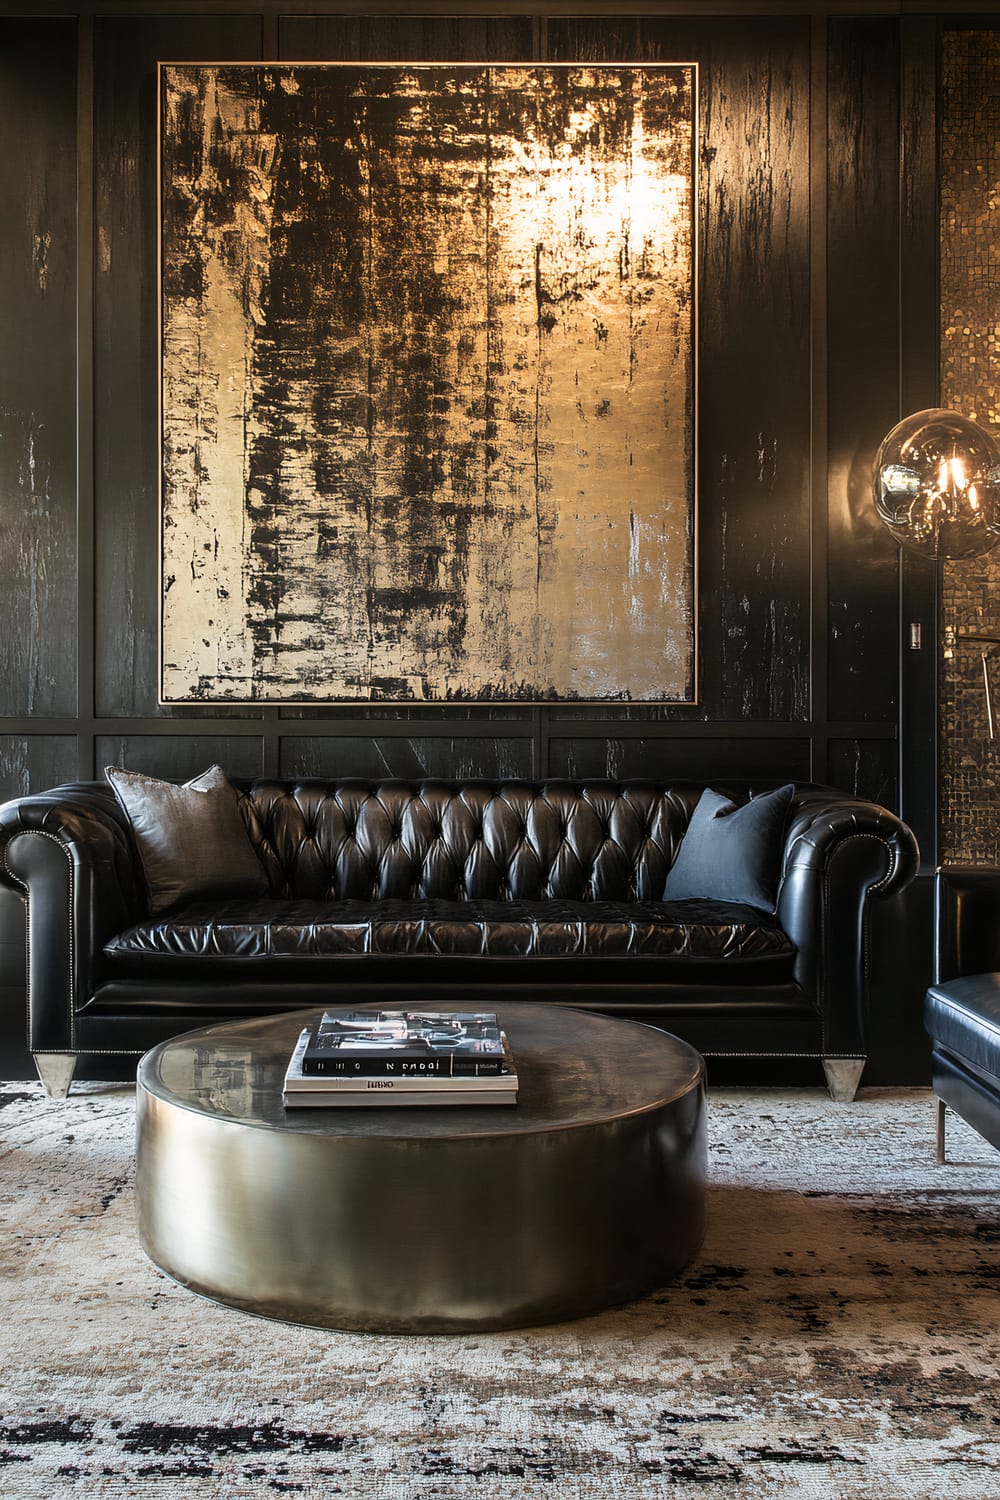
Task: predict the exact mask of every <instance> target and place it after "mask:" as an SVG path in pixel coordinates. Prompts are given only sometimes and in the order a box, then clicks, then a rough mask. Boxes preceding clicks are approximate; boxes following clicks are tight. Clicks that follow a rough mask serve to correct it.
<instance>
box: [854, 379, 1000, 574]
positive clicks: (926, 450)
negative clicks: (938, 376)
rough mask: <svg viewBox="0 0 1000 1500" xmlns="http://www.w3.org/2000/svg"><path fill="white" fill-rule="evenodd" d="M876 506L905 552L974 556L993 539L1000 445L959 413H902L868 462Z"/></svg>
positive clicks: (999, 510)
mask: <svg viewBox="0 0 1000 1500" xmlns="http://www.w3.org/2000/svg"><path fill="white" fill-rule="evenodd" d="M874 489H875V509H876V511H877V512H878V516H879V519H880V520H881V521H882V522H883V523H884V524H885V526H887V527H888V529H889V531H891V532H892V535H893V536H894V537H895V538H896V541H897V542H899V544H900V546H902V547H906V548H907V549H908V551H910V552H918V553H920V555H921V556H923V557H932V558H941V557H975V556H978V555H981V554H982V553H984V552H989V551H991V550H992V548H994V547H995V546H996V545H997V543H998V542H1000V448H998V447H997V444H996V443H995V441H994V440H993V438H992V437H991V435H990V434H989V433H988V432H986V431H984V429H983V428H982V427H979V426H978V425H977V424H976V423H975V422H972V421H970V420H969V418H968V417H963V416H960V415H959V413H958V412H955V411H946V410H945V409H944V408H943V407H932V408H930V409H929V410H927V411H918V412H915V413H914V414H913V415H912V416H910V417H905V418H904V419H903V421H902V422H899V423H898V424H897V425H896V426H895V427H894V428H893V429H892V431H891V432H890V433H889V434H888V435H887V436H886V437H885V438H884V439H883V442H882V446H881V448H880V449H879V451H878V454H877V456H876V459H875V471H874Z"/></svg>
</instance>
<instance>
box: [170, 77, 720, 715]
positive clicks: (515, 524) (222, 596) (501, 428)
mask: <svg viewBox="0 0 1000 1500" xmlns="http://www.w3.org/2000/svg"><path fill="white" fill-rule="evenodd" d="M695 87H696V74H695V69H694V68H693V67H692V66H662V67H643V68H629V67H622V66H618V67H575V66H574V67H565V68H560V67H553V66H549V67H525V66H520V65H512V66H480V65H476V66H466V67H462V66H457V65H451V64H448V65H433V66H403V65H392V66H374V65H361V66H358V65H353V64H347V65H316V66H307V65H301V64H299V65H285V66H280V65H274V64H272V65H242V66H227V65H224V64H223V65H218V66H214V65H212V66H210V65H187V64H172V65H166V66H164V67H163V68H162V69H161V132H162V137H161V264H162V323H163V330H162V331H163V342H162V441H163V454H162V458H163V477H162V618H161V667H162V671H161V694H162V699H163V701H165V702H196V701H220V700H231V701H236V702H240V701H261V702H265V701H285V702H372V701H426V702H450V701H461V700H500V701H510V700H525V701H566V700H597V701H605V700H611V699H618V700H630V699H631V700H652V701H674V702H677V701H681V702H683V701H690V700H691V699H692V697H693V695H694V675H695V673H694V663H695V626H694V620H695V599H694V593H695V580H694V425H695V417H694V359H695V337H694V318H695V314H694V297H693V283H694V265H695V256H694V229H693V222H694V203H695V185H694V165H693V164H694V160H695V151H694V146H695V142H694V135H695V119H696V111H695Z"/></svg>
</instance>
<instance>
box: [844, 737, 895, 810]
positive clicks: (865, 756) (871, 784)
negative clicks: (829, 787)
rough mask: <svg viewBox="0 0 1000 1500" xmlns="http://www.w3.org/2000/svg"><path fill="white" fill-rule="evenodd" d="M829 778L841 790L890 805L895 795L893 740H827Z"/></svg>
mask: <svg viewBox="0 0 1000 1500" xmlns="http://www.w3.org/2000/svg"><path fill="white" fill-rule="evenodd" d="M829 779H830V781H831V782H832V783H833V785H834V786H839V787H842V788H843V790H844V791H845V792H853V793H854V794H855V795H856V796H858V797H867V798H868V799H869V800H870V801H872V802H880V803H881V804H882V806H883V807H892V805H893V802H894V800H895V796H896V742H895V740H859V739H853V740H831V741H830V748H829Z"/></svg>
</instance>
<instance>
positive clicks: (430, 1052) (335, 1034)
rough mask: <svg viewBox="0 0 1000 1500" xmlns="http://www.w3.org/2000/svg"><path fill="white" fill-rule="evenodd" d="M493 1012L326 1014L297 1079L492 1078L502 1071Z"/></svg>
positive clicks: (498, 1035)
mask: <svg viewBox="0 0 1000 1500" xmlns="http://www.w3.org/2000/svg"><path fill="white" fill-rule="evenodd" d="M503 1052H504V1048H503V1038H502V1037H501V1035H500V1028H499V1026H498V1024H497V1018H496V1013H495V1012H494V1011H408V1010H407V1011H404V1010H393V1011H389V1010H383V1011H361V1010H346V1009H345V1010H327V1011H325V1012H324V1014H323V1018H322V1020H321V1022H320V1024H319V1026H318V1027H317V1029H316V1034H315V1035H314V1036H313V1038H312V1039H311V1041H310V1043H309V1045H308V1046H307V1047H306V1050H305V1054H304V1056H303V1058H302V1071H303V1073H310V1074H324V1073H325V1074H333V1075H335V1076H337V1077H341V1078H343V1077H350V1076H356V1077H386V1078H389V1077H393V1076H395V1077H435V1076H436V1077H447V1078H483V1077H493V1076H496V1075H498V1074H500V1073H502V1072H503V1071H504V1056H503Z"/></svg>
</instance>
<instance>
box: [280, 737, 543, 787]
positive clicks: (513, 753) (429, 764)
mask: <svg viewBox="0 0 1000 1500" xmlns="http://www.w3.org/2000/svg"><path fill="white" fill-rule="evenodd" d="M280 770H281V775H282V776H392V777H397V776H398V777H401V778H404V779H410V778H421V777H424V776H438V777H442V778H444V779H445V780H448V779H451V778H453V777H456V778H461V777H466V776H484V777H489V778H491V779H493V778H499V777H522V776H524V777H528V776H530V775H531V740H530V739H526V738H525V739H507V740H505V739H500V738H499V737H497V738H491V739H474V738H472V737H469V738H466V737H464V736H463V737H462V738H461V739H450V738H446V737H444V736H433V737H427V738H424V739H404V738H401V737H395V736H394V737H392V738H383V739H378V738H374V737H373V738H372V739H360V738H357V737H350V738H348V737H346V736H345V737H338V738H337V739H319V738H317V737H315V736H313V737H311V738H307V737H305V736H301V737H299V736H289V737H288V738H286V739H283V740H282V742H281V759H280Z"/></svg>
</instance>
